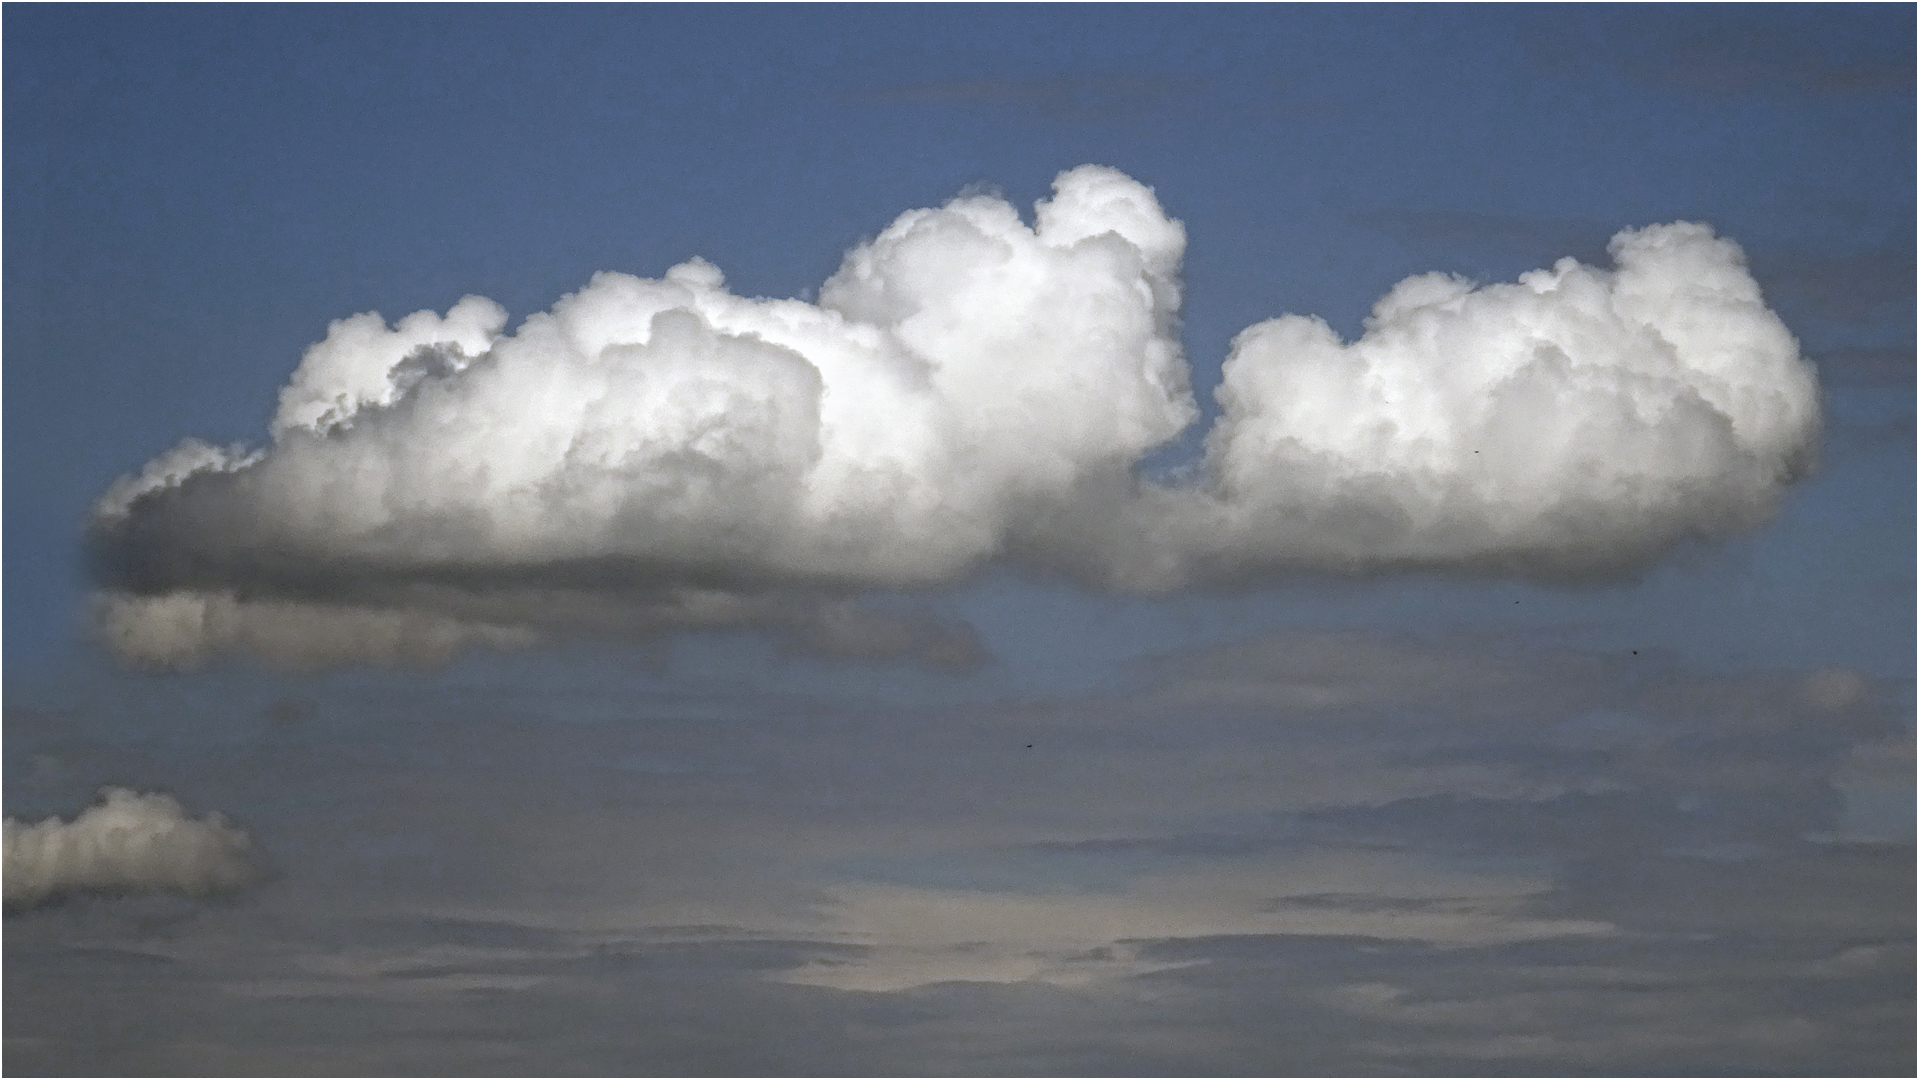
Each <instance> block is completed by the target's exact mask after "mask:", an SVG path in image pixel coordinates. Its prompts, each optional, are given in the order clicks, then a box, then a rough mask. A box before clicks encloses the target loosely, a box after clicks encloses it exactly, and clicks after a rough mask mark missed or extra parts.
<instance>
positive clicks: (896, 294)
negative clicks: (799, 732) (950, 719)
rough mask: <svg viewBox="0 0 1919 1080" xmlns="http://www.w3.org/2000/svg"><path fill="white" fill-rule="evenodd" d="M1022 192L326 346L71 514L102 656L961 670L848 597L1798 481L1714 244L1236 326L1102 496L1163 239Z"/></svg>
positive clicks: (1519, 519)
mask: <svg viewBox="0 0 1919 1080" xmlns="http://www.w3.org/2000/svg"><path fill="white" fill-rule="evenodd" d="M1054 187H1055V194H1054V196H1053V198H1051V199H1050V200H1046V201H1042V202H1041V203H1039V204H1038V206H1037V207H1036V213H1035V218H1034V223H1033V224H1032V225H1031V226H1029V225H1027V224H1026V223H1025V222H1023V221H1022V220H1021V218H1020V216H1019V213H1018V212H1017V211H1016V210H1015V208H1014V207H1012V206H1011V205H1009V204H1008V203H1006V202H1005V201H1003V200H1001V199H999V198H996V197H993V196H989V195H968V196H962V197H960V198H957V199H955V200H953V201H952V202H950V203H948V204H946V205H945V206H943V207H941V208H939V209H925V210H913V211H909V212H908V213H906V214H903V215H901V216H900V217H899V218H898V220H896V221H895V222H894V223H893V224H892V225H891V226H889V227H888V228H887V229H886V230H885V231H884V232H882V233H881V234H880V235H879V236H878V237H876V238H874V239H872V240H870V241H868V242H866V243H863V244H861V245H859V246H858V247H856V248H854V249H853V250H852V251H851V252H849V253H848V254H847V256H846V258H845V261H844V263H843V265H842V266H841V268H840V269H839V271H838V272H837V273H835V274H834V275H833V276H832V277H831V278H830V279H829V280H828V281H827V282H826V283H825V285H824V286H823V287H822V288H821V289H820V291H819V299H818V302H817V303H807V302H802V301H799V300H769V299H757V298H756V299H749V298H744V297H740V296H735V295H733V294H732V293H730V292H728V291H727V289H726V287H725V283H724V279H723V277H722V275H721V273H720V271H719V270H718V269H717V268H715V267H713V266H711V265H710V264H708V263H706V262H704V261H702V260H699V259H693V260H690V261H688V262H685V263H682V264H681V265H679V266H676V267H673V268H672V269H671V270H669V271H667V273H666V274H665V276H664V277H663V278H661V279H658V280H649V279H642V278H636V277H632V276H629V275H625V274H617V273H602V274H598V275H596V276H595V277H594V278H593V280H592V281H591V282H590V283H589V284H588V285H587V286H586V287H585V288H583V289H581V290H580V291H579V292H577V293H574V294H572V295H569V296H567V297H564V298H563V299H561V300H560V301H559V303H557V304H555V305H554V307H553V309H552V310H551V311H550V312H545V313H541V314H537V315H534V316H532V317H530V318H528V319H527V320H526V321H525V322H524V323H523V324H522V325H521V326H520V327H519V328H518V329H517V330H516V331H514V332H513V333H511V334H507V333H504V329H505V325H506V314H505V312H504V311H503V310H502V309H501V308H500V307H499V306H498V305H497V304H494V303H493V302H491V301H489V300H485V299H483V298H480V297H467V298H466V299H464V300H461V301H460V302H459V303H458V304H456V305H454V307H453V308H452V309H450V310H449V311H448V312H447V313H446V314H445V315H444V316H440V315H435V314H434V313H432V312H419V313H416V314H413V315H410V316H408V317H407V318H405V319H403V320H401V321H400V322H399V323H397V324H395V325H392V326H389V325H387V324H386V323H385V322H384V321H383V320H382V319H381V318H380V316H378V315H375V314H364V315H358V316H354V317H352V318H349V319H343V320H341V321H339V322H336V323H334V324H333V325H332V327H331V328H330V330H329V332H328V334H327V337H326V339H325V340H324V341H322V342H320V343H318V344H316V345H314V346H313V347H311V348H310V349H308V351H307V353H306V355H305V357H304V358H303V359H302V361H301V363H300V366H299V368H298V369H297V370H296V371H295V372H294V374H293V376H292V378H291V380H290V381H289V382H288V384H287V386H286V387H285V389H284V390H283V391H282V392H281V396H280V406H279V410H278V413H277V414H276V415H275V417H274V419H273V422H272V441H271V443H270V445H268V446H267V447H265V448H261V449H247V448H243V447H236V448H226V449H222V448H218V447H213V446H209V445H207V444H204V443H201V442H198V441H194V440H189V441H187V442H185V443H182V444H181V445H180V446H179V447H176V448H175V449H174V450H172V451H169V452H168V453H166V454H163V455H161V456H160V457H159V458H156V459H155V460H154V461H153V462H151V463H149V464H148V466H147V467H146V469H145V470H144V471H143V472H142V473H141V474H139V475H138V476H136V477H129V478H126V479H123V480H122V481H120V482H119V483H117V484H116V485H114V487H113V488H112V489H111V490H109V491H108V492H107V493H106V494H105V495H104V496H103V497H102V499H101V500H100V502H99V504H98V506H97V508H96V513H95V517H94V520H93V523H92V526H91V530H90V546H91V551H92V558H93V565H94V569H95V577H96V580H97V581H98V583H99V585H100V593H99V596H98V607H97V610H98V618H99V624H100V628H101V630H102V633H103V636H104V637H105V638H106V640H107V641H108V642H109V643H110V644H111V646H112V647H113V648H114V649H115V650H116V651H117V652H118V653H119V654H120V655H121V656H123V657H125V658H127V659H129V660H133V661H139V662H149V663H162V664H191V663H194V662H198V661H200V660H203V659H205V658H207V657H209V656H211V655H213V654H217V653H221V652H228V651H244V652H251V653H255V654H259V655H263V656H266V657H268V658H269V659H274V660H279V661H282V662H286V663H293V664H325V663H333V662H344V661H353V660H386V659H407V658H412V659H421V660H431V659H435V658H438V657H443V656H446V655H450V654H451V653H453V652H456V651H458V650H459V649H461V648H464V647H466V646H469V645H476V644H480V645H496V646H505V645H517V644H524V643H528V642H531V641H534V640H538V639H542V638H550V637H553V636H556V635H557V636H564V635H570V634H635V633H638V634H650V633H660V632H668V631H672V630H679V629H689V628H707V627H714V628H717V627H730V626H757V627H770V628H772V629H774V630H776V631H778V632H781V633H784V634H786V635H787V636H788V637H789V638H790V639H791V640H793V641H794V642H796V643H797V644H799V645H801V646H803V647H806V648H811V649H816V650H821V651H825V652H828V653H834V654H838V655H852V656H866V655H886V654H888V653H893V654H908V655H913V656H917V657H920V658H922V659H927V660H930V661H932V662H935V663H940V664H945V665H948V666H965V665H966V664H968V663H970V662H973V660H974V659H975V658H976V656H977V649H978V647H977V644H976V643H975V642H974V641H973V640H972V639H971V638H970V637H969V636H968V635H967V634H966V633H965V632H964V631H963V630H955V629H953V628H951V627H947V626H942V625H939V624H938V623H936V622H934V621H929V620H927V619H925V618H918V617H901V616H898V615H896V614H889V613H887V612H885V611H881V610H877V609H873V608H869V607H867V606H863V605H862V604H860V603H859V602H858V600H857V598H858V597H859V596H860V595H861V594H862V593H865V592H868V591H872V590H899V589H915V588H924V587H929V586H937V585H941V584H945V583H950V582H953V581H956V580H958V579H960V578H961V577H963V576H964V575H966V574H968V573H969V572H972V571H974V570H976V569H978V568H979V567H980V566H982V565H983V564H985V563H987V562H988V561H991V560H994V559H1006V560H1009V561H1013V562H1017V563H1021V564H1024V565H1029V566H1039V567H1045V568H1048V569H1051V570H1056V571H1061V572H1064V573H1066V574H1068V575H1071V576H1073V577H1075V578H1076V579H1078V580H1081V581H1083V582H1086V583H1089V584H1092V585H1095V586H1098V587H1102V588H1109V589H1118V590H1126V591H1135V592H1145V593H1156V592H1166V591H1171V590H1176V589H1180V588H1183V587H1188V586H1195V585H1200V586H1205V585H1211V586H1218V585H1231V584H1236V583H1241V582H1245V581H1249V580H1254V579H1257V578H1259V577H1261V576H1267V575H1273V574H1284V573H1300V572H1305V573H1333V574H1373V573H1380V572H1387V571H1410V570H1428V571H1444V572H1461V573H1472V574H1501V575H1516V576H1525V577H1532V578H1538V579H1547V580H1564V579H1568V578H1581V577H1597V576H1606V575H1612V574H1618V573H1623V572H1629V571H1631V570H1633V569H1635V568H1638V567H1642V566H1645V565H1647V564H1649V563H1650V562H1651V561H1653V560H1655V559H1656V558H1657V557H1659V556H1660V555H1661V554H1662V553H1663V552H1664V551H1666V550H1668V549H1669V548H1670V547H1672V546H1673V545H1674V544H1676V543H1678V542H1680V541H1682V540H1685V539H1687V538H1711V537H1716V536H1722V535H1727V534H1730V533H1733V532H1737V531H1740V530H1745V529H1750V528H1753V527H1755V526H1757V525H1758V524H1760V523H1762V522H1763V521H1765V520H1766V519H1767V518H1768V517H1769V516H1770V514H1771V513H1772V511H1773V510H1774V508H1775V507H1776V505H1777V503H1778V501H1779V499H1780V497H1781V495H1782V494H1783V492H1784V490H1785V488H1786V487H1787V485H1789V484H1790V483H1791V482H1792V481H1793V480H1795V479H1796V478H1798V477H1799V476H1800V475H1802V474H1803V473H1804V472H1805V471H1806V469H1807V468H1808V466H1809V464H1810V461H1811V459H1812V457H1813V455H1814V452H1815V449H1816V444H1817V441H1818V435H1819V427H1820V417H1819V405H1818V388H1817V385H1816V382H1815V378H1814V375H1813V372H1812V368H1811V366H1810V365H1809V364H1807V363H1805V362H1804V361H1803V360H1801V358H1800V356H1799V352H1798V346H1797V343H1796V342H1795V341H1794V339H1793V337H1792V335H1791V334H1790V333H1789V332H1788V331H1787V329H1786V328H1785V326H1784V325H1783V324H1782V323H1781V322H1780V320H1779V319H1778V318H1777V317H1776V316H1775V315H1774V314H1773V313H1772V312H1771V311H1770V310H1769V309H1768V308H1767V307H1766V305H1765V302H1764V300H1763V298H1762V297H1761V295H1760V291H1759V288H1758V286H1757V285H1756V284H1755V283H1754V281H1753V279H1752V278H1751V276H1750V275H1749V274H1748V273H1747V271H1746V269H1745V264H1744V257H1743V255H1742V253H1741V252H1740V249H1739V248H1738V246H1737V245H1736V244H1734V243H1733V242H1731V241H1730V240H1726V239H1722V238H1718V237H1716V236H1714V234H1713V232H1712V230H1711V229H1709V228H1708V227H1706V226H1704V225H1697V224H1688V223H1676V224H1670V225H1656V226H1652V227H1649V228H1644V229H1638V230H1627V231H1624V232H1621V233H1620V234H1619V235H1617V236H1615V237H1614V238H1613V241H1612V244H1611V253H1612V259H1613V263H1614V266H1613V268H1612V269H1599V268H1594V267H1589V266H1584V265H1581V264H1579V263H1577V262H1575V261H1573V260H1570V259H1566V260H1561V261H1560V262H1559V263H1558V264H1556V265H1555V266H1553V267H1552V268H1551V269H1544V270H1536V271H1533V272H1531V273H1528V274H1525V275H1522V276H1521V277H1520V278H1519V280H1518V281H1517V282H1514V283H1507V284H1495V285H1487V286H1475V285H1473V284H1472V283H1470V282H1467V281H1464V280H1462V279H1459V278H1457V277H1452V276H1448V275H1445V274H1427V275H1423V276H1418V277H1413V278H1409V279H1407V280H1405V281H1403V282H1401V283H1400V284H1399V285H1397V286H1396V287H1394V288H1393V289H1392V291H1391V292H1389V293H1388V294H1387V295H1386V296H1385V297H1384V298H1383V299H1381V300H1380V301H1379V302H1378V304H1377V305H1376V306H1375V307H1374V309H1373V313H1372V315H1371V316H1370V317H1369V318H1368V320H1367V322H1366V326H1365V331H1364V333H1363V335H1362V336H1361V337H1360V338H1358V339H1357V340H1355V341H1351V342H1345V341H1342V340H1340V338H1339V337H1338V336H1337V335H1336V334H1335V333H1334V332H1333V331H1332V330H1331V329H1330V328H1329V327H1328V326H1327V325H1326V324H1325V323H1324V322H1323V321H1321V320H1319V319H1315V318H1311V317H1303V316H1297V315H1286V316H1283V317H1280V318H1277V319H1272V320H1269V321H1266V322H1263V323H1260V324H1258V325H1256V326H1253V327H1250V328H1248V329H1247V330H1245V331H1243V332H1242V333H1241V334H1240V335H1239V336H1238V338H1237V339H1236V340H1235V341H1234V343H1233V347H1232V352H1231V355H1230V356H1229V357H1228V358H1227V360H1226V363H1225V367H1224V376H1223V380H1222V383H1221V385H1220V387H1219V388H1218V391H1217V397H1218V401H1219V404H1220V407H1221V414H1220V417H1219V419H1218V421H1217V422H1216V424H1215V425H1214V427H1213V429H1212V430H1211V431H1210V432H1209V433H1208V435H1207V437H1206V443H1205V454H1204V457H1203V459H1202V460H1200V461H1199V462H1197V463H1196V464H1195V466H1194V467H1193V468H1192V469H1191V470H1190V471H1189V472H1188V473H1187V474H1186V475H1185V476H1184V477H1183V478H1179V479H1173V480H1164V481H1161V480H1154V479H1150V478H1145V477H1141V476H1139V475H1138V474H1137V473H1136V470H1135V466H1136V465H1137V463H1138V462H1139V461H1140V460H1141V459H1142V458H1143V457H1144V456H1145V455H1146V454H1148V453H1149V452H1151V451H1152V450H1153V449H1154V448H1156V447H1160V446H1163V445H1165V444H1166V443H1168V442H1169V441H1171V440H1173V439H1175V438H1176V437H1178V436H1179V434H1180V433H1181V432H1182V431H1183V430H1184V429H1185V428H1186V427H1188V426H1189V425H1190V424H1191V423H1192V422H1193V421H1194V420H1195V419H1196V417H1197V416H1198V415H1199V409H1198V408H1197V405H1196V403H1195V401H1194V399H1193V395H1192V392H1191V389H1190V387H1189V375H1188V369H1187V365H1186V363H1185V360H1184V357H1183V356H1182V355H1181V352H1180V346H1179V341H1178V313H1179V306H1180V299H1181V283H1180V277H1179V271H1180V262H1181V258H1182V255H1183V253H1184V249H1185V242H1186V235H1185V229H1184V227H1183V226H1182V225H1181V224H1180V223H1179V222H1178V221H1177V220H1174V219H1172V218H1170V217H1168V216H1167V215H1166V213H1165V212H1164V211H1163V210H1162V209H1161V207H1160V205H1159V202H1158V201H1157V199H1156V198H1155V196H1154V193H1153V191H1152V190H1151V189H1149V188H1147V187H1145V186H1144V185H1142V184H1139V183H1137V182H1135V181H1134V180H1132V179H1131V178H1129V177H1127V176H1125V175H1124V174H1122V173H1120V172H1118V171H1116V170H1113V169H1110V168H1104V167H1099V166H1090V165H1089V166H1082V167H1080V168H1077V169H1073V170H1071V171H1068V172H1065V173H1062V174H1061V175H1060V176H1059V177H1058V179H1057V180H1056V181H1055V185H1054Z"/></svg>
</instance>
